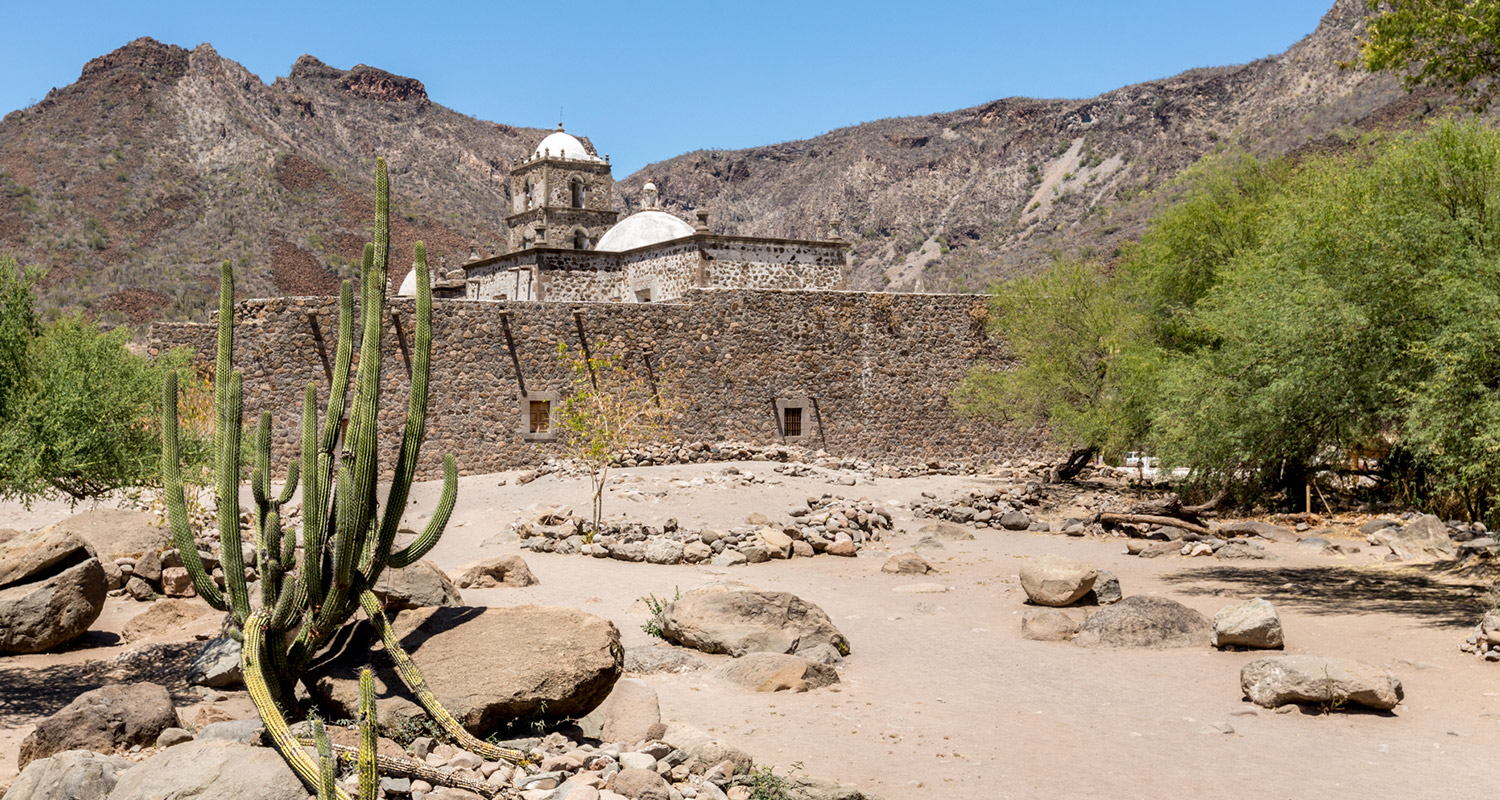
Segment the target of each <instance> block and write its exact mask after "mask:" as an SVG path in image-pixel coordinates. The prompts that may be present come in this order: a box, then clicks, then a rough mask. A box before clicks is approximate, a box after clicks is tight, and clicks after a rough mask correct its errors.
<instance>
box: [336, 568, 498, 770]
mask: <svg viewBox="0 0 1500 800" xmlns="http://www.w3.org/2000/svg"><path fill="white" fill-rule="evenodd" d="M359 603H360V605H361V606H362V607H364V610H365V614H366V615H368V616H369V618H370V623H371V624H373V625H374V626H375V631H376V632H377V633H379V634H380V641H381V643H382V644H384V645H385V651H386V652H387V653H389V654H390V656H391V660H392V661H394V662H395V663H396V672H397V674H399V675H400V676H401V681H402V682H403V683H405V684H406V688H408V689H410V690H411V693H412V694H413V695H415V696H416V698H417V700H418V702H420V703H421V704H422V708H423V709H425V710H426V711H427V714H428V716H430V717H432V719H433V720H434V721H436V722H437V724H438V726H439V727H441V728H442V729H443V732H444V733H446V734H447V735H448V736H450V737H452V739H453V741H454V743H455V744H457V745H458V746H459V747H461V748H463V749H465V750H468V751H469V752H471V753H477V754H478V755H480V756H482V757H484V758H488V759H497V760H498V759H503V760H505V761H509V762H511V763H512V764H520V763H521V762H523V761H525V760H526V754H525V753H522V752H521V751H520V750H514V749H511V748H509V747H497V746H495V745H493V744H490V743H489V742H486V741H484V740H482V739H479V738H477V737H475V736H474V735H473V734H471V733H469V732H468V731H466V730H464V726H462V725H460V724H459V723H458V720H456V719H454V718H453V715H452V714H450V713H448V709H446V708H443V704H442V703H441V702H439V701H438V699H437V695H435V694H433V693H432V689H431V688H430V687H428V685H427V681H426V680H425V679H423V677H422V673H421V671H420V670H418V669H417V665H416V662H414V661H412V660H411V656H410V655H408V654H407V652H406V648H404V647H402V646H401V640H400V639H398V638H396V631H395V629H394V628H392V627H391V623H390V620H388V619H386V617H385V610H384V609H383V608H381V604H380V598H378V597H376V596H375V593H374V592H372V591H370V590H368V589H366V590H365V591H363V592H361V593H360V595H359Z"/></svg>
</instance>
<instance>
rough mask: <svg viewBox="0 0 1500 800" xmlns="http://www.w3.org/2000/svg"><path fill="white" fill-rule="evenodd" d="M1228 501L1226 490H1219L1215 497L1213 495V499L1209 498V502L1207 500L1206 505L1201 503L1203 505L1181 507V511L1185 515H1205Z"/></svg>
mask: <svg viewBox="0 0 1500 800" xmlns="http://www.w3.org/2000/svg"><path fill="white" fill-rule="evenodd" d="M1228 499H1229V490H1228V489H1220V490H1219V493H1218V494H1216V495H1214V496H1213V497H1211V498H1209V500H1208V502H1207V503H1203V504H1200V505H1196V506H1183V507H1182V510H1183V513H1186V514H1193V515H1197V514H1204V513H1207V512H1209V511H1213V510H1215V509H1217V508H1218V507H1219V506H1221V505H1223V504H1224V501H1225V500H1228Z"/></svg>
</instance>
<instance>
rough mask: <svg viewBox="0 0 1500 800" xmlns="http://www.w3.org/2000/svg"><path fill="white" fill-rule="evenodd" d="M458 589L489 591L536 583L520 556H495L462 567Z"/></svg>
mask: <svg viewBox="0 0 1500 800" xmlns="http://www.w3.org/2000/svg"><path fill="white" fill-rule="evenodd" d="M457 582H458V588H460V589H468V588H471V587H472V588H475V589H489V588H493V587H495V586H535V585H536V584H537V583H538V581H537V579H536V576H535V575H533V574H531V567H529V566H527V565H526V562H525V561H524V560H523V559H522V558H521V557H520V556H515V555H511V556H496V557H494V558H487V559H485V560H483V561H477V562H475V563H473V564H470V565H468V566H466V567H464V569H463V572H460V573H459V574H458V581H457Z"/></svg>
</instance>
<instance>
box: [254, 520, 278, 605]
mask: <svg viewBox="0 0 1500 800" xmlns="http://www.w3.org/2000/svg"><path fill="white" fill-rule="evenodd" d="M260 547H261V550H260V551H259V552H257V553H256V557H257V558H258V559H259V561H258V563H259V564H260V568H259V570H260V602H261V607H262V608H275V607H276V605H277V600H278V598H279V597H280V596H281V576H282V571H283V567H282V562H281V515H280V514H279V513H278V512H277V511H276V509H275V508H274V507H273V508H271V509H270V510H269V511H267V512H266V524H265V532H264V533H263V534H262V536H261V544H260Z"/></svg>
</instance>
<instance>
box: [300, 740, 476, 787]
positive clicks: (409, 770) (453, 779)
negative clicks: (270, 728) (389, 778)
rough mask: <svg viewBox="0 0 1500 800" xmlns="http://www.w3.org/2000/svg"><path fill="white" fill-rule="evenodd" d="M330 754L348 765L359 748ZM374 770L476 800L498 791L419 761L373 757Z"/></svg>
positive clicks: (307, 742)
mask: <svg viewBox="0 0 1500 800" xmlns="http://www.w3.org/2000/svg"><path fill="white" fill-rule="evenodd" d="M297 743H298V744H301V745H304V746H307V747H312V746H313V744H314V743H313V740H312V739H306V738H299V739H297ZM333 752H334V754H335V755H337V756H338V758H339V760H340V761H344V762H347V763H350V764H353V763H355V762H356V761H357V760H358V759H359V748H357V747H348V746H346V745H342V744H335V745H333ZM375 766H376V768H377V769H378V770H379V771H380V774H381V775H393V776H395V777H398V778H417V779H419V780H424V781H427V782H428V783H430V784H432V785H433V786H450V787H452V788H454V789H463V790H465V791H469V792H473V793H475V794H477V795H479V796H480V797H494V796H495V795H496V794H497V793H499V792H500V790H501V787H499V786H493V785H491V784H488V783H485V782H484V781H476V780H474V779H473V778H470V777H467V776H464V775H459V774H457V773H455V772H454V771H453V770H439V769H436V768H434V767H429V766H427V765H426V764H424V763H422V762H421V761H417V760H416V759H412V758H397V757H394V756H387V755H382V754H380V753H376V754H375Z"/></svg>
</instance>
